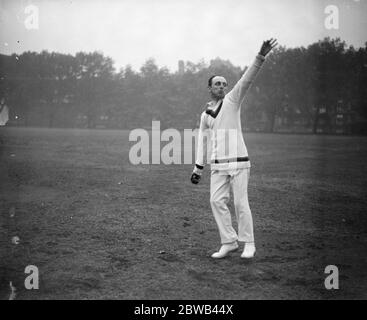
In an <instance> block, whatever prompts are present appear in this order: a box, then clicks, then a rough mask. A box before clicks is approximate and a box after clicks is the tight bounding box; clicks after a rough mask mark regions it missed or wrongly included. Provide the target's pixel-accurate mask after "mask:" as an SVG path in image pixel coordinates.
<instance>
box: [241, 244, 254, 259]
mask: <svg viewBox="0 0 367 320" xmlns="http://www.w3.org/2000/svg"><path fill="white" fill-rule="evenodd" d="M255 252H256V248H255V243H254V242H247V243H245V247H244V248H243V252H242V254H241V258H245V259H251V258H253V257H254V256H255Z"/></svg>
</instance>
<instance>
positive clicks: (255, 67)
mask: <svg viewBox="0 0 367 320" xmlns="http://www.w3.org/2000/svg"><path fill="white" fill-rule="evenodd" d="M276 45H277V42H276V40H275V39H273V38H272V39H270V40H267V41H264V42H263V44H262V46H261V48H260V51H259V54H258V55H257V56H256V58H255V61H254V62H253V63H252V65H251V66H250V67H249V68H248V69H247V70H246V72H245V73H244V74H243V75H242V77H241V79H240V80H239V81H238V82H237V83H236V85H235V86H234V87H233V89H232V90H231V91H230V92H229V93H228V94H227V97H228V99H230V100H231V101H232V102H234V103H236V104H238V107H239V106H240V105H241V102H242V100H243V99H244V98H245V95H246V92H247V91H248V89H249V88H250V87H251V84H252V83H253V81H254V80H255V78H256V75H257V74H258V72H259V70H260V69H261V67H262V65H263V63H264V61H265V57H266V56H267V54H268V53H269V52H270V51H271V50H272V49H273V48H274V47H275V46H276Z"/></svg>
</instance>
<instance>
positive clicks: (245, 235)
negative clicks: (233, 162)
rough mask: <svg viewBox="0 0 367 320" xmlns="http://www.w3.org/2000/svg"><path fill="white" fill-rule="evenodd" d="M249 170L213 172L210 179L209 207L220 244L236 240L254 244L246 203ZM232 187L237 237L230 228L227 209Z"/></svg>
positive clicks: (250, 217) (229, 214)
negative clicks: (215, 224)
mask: <svg viewBox="0 0 367 320" xmlns="http://www.w3.org/2000/svg"><path fill="white" fill-rule="evenodd" d="M249 178H250V168H245V169H237V170H228V171H226V170H224V171H222V170H220V171H219V170H213V171H212V172H211V179H210V205H211V207H212V211H213V215H214V218H215V221H216V223H217V225H218V229H219V235H220V239H221V243H222V244H225V243H231V242H234V241H236V240H238V241H243V242H254V227H253V222H252V214H251V210H250V206H249V203H248V194H247V186H248V181H249ZM230 187H232V191H233V198H234V207H235V213H236V218H237V223H238V235H237V233H236V231H235V230H234V228H233V226H232V220H231V213H230V211H229V209H228V207H227V203H228V201H229V199H230Z"/></svg>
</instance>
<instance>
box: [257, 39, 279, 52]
mask: <svg viewBox="0 0 367 320" xmlns="http://www.w3.org/2000/svg"><path fill="white" fill-rule="evenodd" d="M277 44H278V43H277V40H276V39H273V38H271V39H270V40H267V41H264V42H263V45H262V46H261V49H260V52H259V54H261V55H262V56H264V57H265V56H266V55H267V54H268V53H269V52H270V51H271V50H272V49H273V48H275V47H276V46H277Z"/></svg>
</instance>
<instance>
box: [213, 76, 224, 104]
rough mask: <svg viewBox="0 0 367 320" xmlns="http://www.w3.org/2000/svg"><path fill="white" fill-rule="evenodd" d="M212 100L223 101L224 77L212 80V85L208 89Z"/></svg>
mask: <svg viewBox="0 0 367 320" xmlns="http://www.w3.org/2000/svg"><path fill="white" fill-rule="evenodd" d="M209 92H210V94H211V96H212V98H214V99H216V100H220V99H223V98H224V96H225V95H226V93H227V80H226V79H225V78H224V77H221V76H216V77H214V78H213V79H212V85H211V86H210V87H209Z"/></svg>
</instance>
